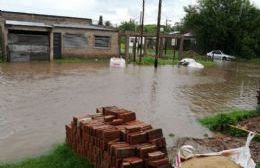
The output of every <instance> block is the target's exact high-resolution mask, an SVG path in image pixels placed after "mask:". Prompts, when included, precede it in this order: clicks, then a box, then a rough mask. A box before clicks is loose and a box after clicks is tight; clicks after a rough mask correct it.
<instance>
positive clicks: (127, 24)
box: [119, 19, 137, 32]
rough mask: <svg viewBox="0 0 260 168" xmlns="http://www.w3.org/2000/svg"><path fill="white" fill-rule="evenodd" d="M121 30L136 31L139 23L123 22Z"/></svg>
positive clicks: (132, 21)
mask: <svg viewBox="0 0 260 168" xmlns="http://www.w3.org/2000/svg"><path fill="white" fill-rule="evenodd" d="M119 30H120V31H123V32H126V31H133V32H134V31H136V30H137V23H136V22H135V20H132V19H130V20H129V21H124V22H121V25H120V26H119Z"/></svg>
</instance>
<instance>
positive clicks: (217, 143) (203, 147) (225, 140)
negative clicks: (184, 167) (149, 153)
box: [168, 135, 260, 162]
mask: <svg viewBox="0 0 260 168" xmlns="http://www.w3.org/2000/svg"><path fill="white" fill-rule="evenodd" d="M245 143H246V138H235V137H229V136H224V135H223V136H218V137H214V138H205V139H198V138H179V139H178V140H177V141H176V143H175V146H174V147H172V148H171V149H169V152H168V155H169V158H170V159H171V162H174V158H175V155H176V153H177V150H178V149H179V148H180V147H181V146H183V145H191V146H193V147H194V148H195V149H196V153H209V152H219V151H223V150H227V149H232V148H238V147H241V146H244V145H245ZM250 151H251V155H252V158H253V160H254V161H255V162H260V152H259V151H260V142H256V141H252V142H251V144H250Z"/></svg>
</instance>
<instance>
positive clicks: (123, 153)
mask: <svg viewBox="0 0 260 168" xmlns="http://www.w3.org/2000/svg"><path fill="white" fill-rule="evenodd" d="M135 155H136V149H135V147H132V146H128V147H120V148H116V149H115V156H116V158H126V157H131V156H135Z"/></svg>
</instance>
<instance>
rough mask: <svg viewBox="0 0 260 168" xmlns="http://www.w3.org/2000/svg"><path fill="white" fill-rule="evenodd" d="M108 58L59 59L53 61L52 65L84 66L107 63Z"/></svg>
mask: <svg viewBox="0 0 260 168" xmlns="http://www.w3.org/2000/svg"><path fill="white" fill-rule="evenodd" d="M108 62H109V59H108V58H75V57H74V58H73V57H67V58H61V59H54V63H57V64H85V63H108Z"/></svg>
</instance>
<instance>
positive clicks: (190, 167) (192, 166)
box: [181, 156, 241, 168]
mask: <svg viewBox="0 0 260 168" xmlns="http://www.w3.org/2000/svg"><path fill="white" fill-rule="evenodd" d="M181 167H182V168H241V167H240V166H239V165H237V164H236V163H234V162H233V161H231V160H230V159H229V158H227V157H224V156H210V157H198V158H192V159H190V160H187V161H185V162H183V163H182V165H181Z"/></svg>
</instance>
